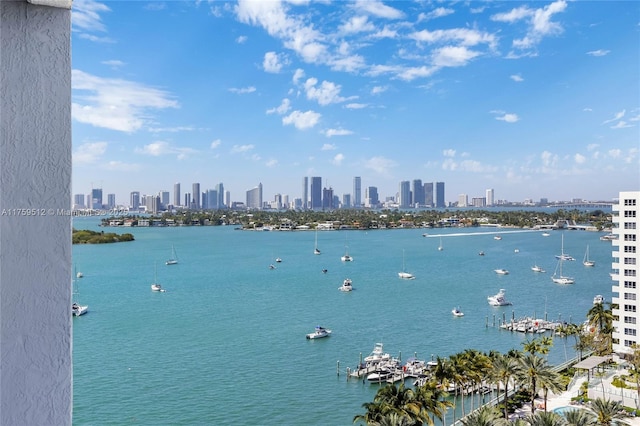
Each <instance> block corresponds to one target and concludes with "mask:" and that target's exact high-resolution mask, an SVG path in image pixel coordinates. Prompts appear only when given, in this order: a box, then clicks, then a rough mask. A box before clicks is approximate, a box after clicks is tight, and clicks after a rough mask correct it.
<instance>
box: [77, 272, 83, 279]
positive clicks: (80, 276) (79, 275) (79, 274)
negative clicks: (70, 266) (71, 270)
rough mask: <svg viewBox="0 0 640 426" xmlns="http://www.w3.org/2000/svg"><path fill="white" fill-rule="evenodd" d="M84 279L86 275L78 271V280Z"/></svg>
mask: <svg viewBox="0 0 640 426" xmlns="http://www.w3.org/2000/svg"><path fill="white" fill-rule="evenodd" d="M82 277H84V274H83V273H82V272H80V271H78V273H76V278H82Z"/></svg>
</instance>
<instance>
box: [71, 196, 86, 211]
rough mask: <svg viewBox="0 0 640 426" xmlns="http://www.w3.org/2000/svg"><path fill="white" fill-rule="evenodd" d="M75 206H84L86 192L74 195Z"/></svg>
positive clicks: (80, 207)
mask: <svg viewBox="0 0 640 426" xmlns="http://www.w3.org/2000/svg"><path fill="white" fill-rule="evenodd" d="M73 204H74V208H79V209H82V208H84V194H76V195H74V196H73Z"/></svg>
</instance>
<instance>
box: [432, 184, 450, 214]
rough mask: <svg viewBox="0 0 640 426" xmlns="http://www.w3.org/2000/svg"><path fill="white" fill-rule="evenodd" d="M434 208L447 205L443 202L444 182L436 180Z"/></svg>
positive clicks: (441, 207)
mask: <svg viewBox="0 0 640 426" xmlns="http://www.w3.org/2000/svg"><path fill="white" fill-rule="evenodd" d="M435 189H436V191H435V192H436V193H435V196H436V208H438V209H443V208H445V207H447V204H446V203H445V201H444V200H445V198H444V182H436V188H435Z"/></svg>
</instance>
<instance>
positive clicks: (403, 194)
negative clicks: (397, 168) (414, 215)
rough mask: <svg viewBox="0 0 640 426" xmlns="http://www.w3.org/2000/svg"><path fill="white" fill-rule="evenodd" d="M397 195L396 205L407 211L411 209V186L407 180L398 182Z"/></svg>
mask: <svg viewBox="0 0 640 426" xmlns="http://www.w3.org/2000/svg"><path fill="white" fill-rule="evenodd" d="M398 195H399V197H400V199H399V200H398V204H399V206H400V208H401V209H408V208H409V207H411V184H410V183H409V181H408V180H403V181H402V182H400V191H399V193H398Z"/></svg>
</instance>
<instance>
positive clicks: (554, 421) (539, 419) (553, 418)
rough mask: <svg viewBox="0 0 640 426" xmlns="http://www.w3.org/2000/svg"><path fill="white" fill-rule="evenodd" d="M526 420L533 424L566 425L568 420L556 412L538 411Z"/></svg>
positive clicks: (533, 425) (547, 425)
mask: <svg viewBox="0 0 640 426" xmlns="http://www.w3.org/2000/svg"><path fill="white" fill-rule="evenodd" d="M525 421H526V422H527V424H529V425H531V426H565V425H566V422H565V420H564V418H563V417H562V416H561V415H559V414H556V413H554V412H552V411H551V412H544V411H541V412H538V413H535V414H529V415H528V416H527V417H526V418H525Z"/></svg>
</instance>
